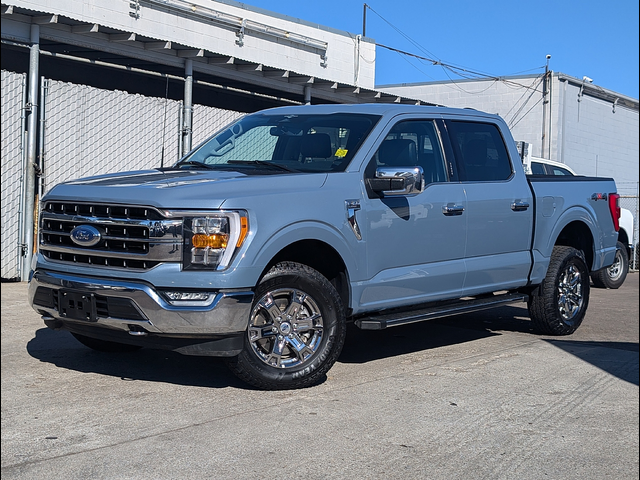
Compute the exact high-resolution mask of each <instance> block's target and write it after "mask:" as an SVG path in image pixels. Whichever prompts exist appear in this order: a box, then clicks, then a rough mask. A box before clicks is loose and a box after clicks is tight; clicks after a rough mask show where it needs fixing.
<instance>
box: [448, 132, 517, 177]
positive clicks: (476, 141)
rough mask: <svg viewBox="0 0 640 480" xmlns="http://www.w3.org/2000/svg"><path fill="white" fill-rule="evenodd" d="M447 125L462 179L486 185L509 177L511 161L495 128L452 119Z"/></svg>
mask: <svg viewBox="0 0 640 480" xmlns="http://www.w3.org/2000/svg"><path fill="white" fill-rule="evenodd" d="M446 124H447V130H448V131H449V136H450V138H451V143H452V146H453V149H454V152H455V155H456V158H457V165H458V170H459V174H460V178H461V180H463V181H468V182H485V181H500V180H507V179H508V178H509V177H511V175H512V174H513V169H512V166H511V161H510V160H509V155H508V153H507V148H506V146H505V143H504V139H503V138H502V135H501V134H500V130H499V129H498V127H497V126H496V125H494V124H492V123H480V122H466V121H451V120H449V121H447V122H446Z"/></svg>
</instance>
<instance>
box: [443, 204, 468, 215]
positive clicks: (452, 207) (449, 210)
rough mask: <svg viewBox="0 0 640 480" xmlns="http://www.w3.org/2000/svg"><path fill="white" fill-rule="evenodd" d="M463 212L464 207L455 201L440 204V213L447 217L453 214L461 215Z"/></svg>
mask: <svg viewBox="0 0 640 480" xmlns="http://www.w3.org/2000/svg"><path fill="white" fill-rule="evenodd" d="M462 212H464V207H463V206H462V205H456V204H455V203H447V204H446V205H443V206H442V214H443V215H446V216H447V217H452V216H454V215H462Z"/></svg>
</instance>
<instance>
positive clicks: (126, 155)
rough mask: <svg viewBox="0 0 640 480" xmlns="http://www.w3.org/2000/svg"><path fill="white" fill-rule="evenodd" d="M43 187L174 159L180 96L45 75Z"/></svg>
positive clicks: (135, 168) (156, 164)
mask: <svg viewBox="0 0 640 480" xmlns="http://www.w3.org/2000/svg"><path fill="white" fill-rule="evenodd" d="M47 84H48V86H47V88H46V89H45V91H46V98H45V101H44V102H43V105H44V108H45V135H44V161H43V173H44V176H43V193H45V192H46V191H47V190H49V189H50V188H51V187H53V186H54V185H55V184H57V183H60V182H63V181H67V180H71V179H74V178H81V177H86V176H89V175H99V174H102V173H112V172H120V171H125V170H143V169H147V168H155V167H159V166H160V165H161V164H163V163H164V164H165V165H168V164H171V163H173V162H175V161H176V159H177V158H178V140H179V137H178V121H177V119H178V117H179V112H180V106H181V104H180V102H177V101H174V100H167V99H162V98H153V97H144V96H142V95H132V94H129V93H127V92H121V91H110V90H100V89H97V88H93V87H88V86H86V85H76V84H71V83H65V82H59V81H54V80H48V81H47Z"/></svg>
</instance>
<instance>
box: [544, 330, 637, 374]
mask: <svg viewBox="0 0 640 480" xmlns="http://www.w3.org/2000/svg"><path fill="white" fill-rule="evenodd" d="M545 341H546V342H549V343H550V344H551V345H553V346H555V347H558V348H560V349H562V350H564V351H565V352H567V353H570V354H572V355H574V356H575V357H578V358H579V359H581V360H583V361H585V362H588V363H590V364H591V365H593V366H594V367H597V368H599V369H600V370H603V371H605V372H607V373H609V374H610V375H613V376H615V377H618V378H619V379H621V380H624V381H625V382H629V383H631V384H633V385H636V386H637V385H639V384H640V381H639V379H638V376H639V373H640V363H639V361H638V352H639V351H640V349H639V348H638V344H637V343H630V342H582V341H571V340H553V339H545Z"/></svg>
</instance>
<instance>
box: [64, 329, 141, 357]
mask: <svg viewBox="0 0 640 480" xmlns="http://www.w3.org/2000/svg"><path fill="white" fill-rule="evenodd" d="M71 335H73V336H74V337H76V340H78V341H79V342H80V343H81V344H83V345H84V346H85V347H89V348H91V349H92V350H97V351H98V352H109V353H116V352H135V351H136V350H140V349H141V348H142V347H141V346H139V345H129V344H127V343H118V342H109V341H107V340H100V339H98V338H93V337H87V336H85V335H80V334H79V333H73V332H72V333H71Z"/></svg>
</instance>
